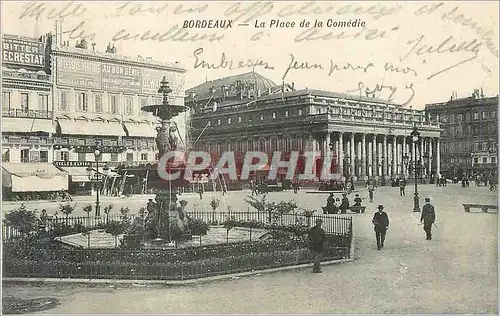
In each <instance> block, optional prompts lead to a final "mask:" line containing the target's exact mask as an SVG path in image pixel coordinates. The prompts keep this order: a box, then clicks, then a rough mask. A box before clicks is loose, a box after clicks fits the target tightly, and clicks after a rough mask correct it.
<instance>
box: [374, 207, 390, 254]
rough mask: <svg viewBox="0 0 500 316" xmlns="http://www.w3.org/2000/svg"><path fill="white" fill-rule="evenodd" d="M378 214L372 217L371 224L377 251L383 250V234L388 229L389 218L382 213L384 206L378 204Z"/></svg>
mask: <svg viewBox="0 0 500 316" xmlns="http://www.w3.org/2000/svg"><path fill="white" fill-rule="evenodd" d="M377 208H378V212H376V213H375V214H374V215H373V219H372V224H373V225H374V230H375V237H376V238H377V250H380V249H382V248H384V241H385V233H386V232H387V229H388V228H389V216H387V213H386V212H384V206H383V205H382V204H380V205H379V206H378V207H377Z"/></svg>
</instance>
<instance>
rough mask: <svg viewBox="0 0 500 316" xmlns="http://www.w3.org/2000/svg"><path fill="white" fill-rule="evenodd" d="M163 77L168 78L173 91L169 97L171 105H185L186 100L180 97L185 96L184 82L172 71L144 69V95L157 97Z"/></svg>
mask: <svg viewBox="0 0 500 316" xmlns="http://www.w3.org/2000/svg"><path fill="white" fill-rule="evenodd" d="M180 75H183V74H180ZM163 77H166V79H167V81H168V82H169V85H170V88H171V89H172V93H171V95H170V96H169V102H170V103H171V104H178V105H180V104H183V100H184V98H183V97H179V96H178V95H183V94H184V89H183V85H184V82H183V80H180V78H178V74H177V73H174V72H172V71H161V70H150V69H142V93H145V94H154V95H157V94H158V89H159V88H160V82H161V80H162V79H163Z"/></svg>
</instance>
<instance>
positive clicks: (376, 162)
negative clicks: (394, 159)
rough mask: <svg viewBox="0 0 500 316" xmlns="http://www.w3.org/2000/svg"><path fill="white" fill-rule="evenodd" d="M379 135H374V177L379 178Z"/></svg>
mask: <svg viewBox="0 0 500 316" xmlns="http://www.w3.org/2000/svg"><path fill="white" fill-rule="evenodd" d="M377 147H378V146H377V134H373V139H372V152H373V156H372V172H373V176H374V177H375V176H378V156H377Z"/></svg>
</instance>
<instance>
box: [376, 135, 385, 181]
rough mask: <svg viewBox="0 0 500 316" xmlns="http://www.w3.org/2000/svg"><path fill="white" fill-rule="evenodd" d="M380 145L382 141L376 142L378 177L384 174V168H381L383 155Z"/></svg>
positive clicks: (381, 145)
mask: <svg viewBox="0 0 500 316" xmlns="http://www.w3.org/2000/svg"><path fill="white" fill-rule="evenodd" d="M382 147H383V144H382V143H377V175H378V176H379V177H382V176H383V175H384V170H383V169H382V168H383V167H382V156H383V155H384V152H383V150H382V149H383V148H382Z"/></svg>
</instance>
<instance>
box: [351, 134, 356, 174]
mask: <svg viewBox="0 0 500 316" xmlns="http://www.w3.org/2000/svg"><path fill="white" fill-rule="evenodd" d="M350 143H351V144H350V150H351V154H350V155H351V166H350V168H349V169H350V171H349V172H350V176H354V175H355V170H356V163H355V161H356V153H355V151H354V148H355V147H356V145H355V143H354V133H351V141H350Z"/></svg>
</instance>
